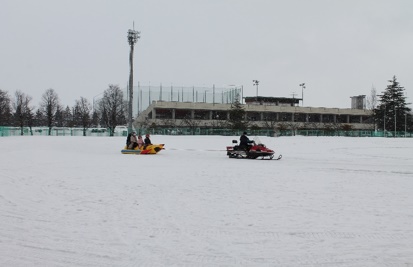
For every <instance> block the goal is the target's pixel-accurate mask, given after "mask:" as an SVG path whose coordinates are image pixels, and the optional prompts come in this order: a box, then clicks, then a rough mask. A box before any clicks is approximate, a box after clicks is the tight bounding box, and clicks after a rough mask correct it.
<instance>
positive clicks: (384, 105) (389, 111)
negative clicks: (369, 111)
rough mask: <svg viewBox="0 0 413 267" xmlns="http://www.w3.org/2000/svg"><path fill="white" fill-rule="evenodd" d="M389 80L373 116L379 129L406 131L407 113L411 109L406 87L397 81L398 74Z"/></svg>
mask: <svg viewBox="0 0 413 267" xmlns="http://www.w3.org/2000/svg"><path fill="white" fill-rule="evenodd" d="M389 82H390V84H389V85H387V88H386V89H385V90H384V92H383V94H382V95H379V97H380V99H379V102H380V103H379V104H378V106H377V107H376V108H375V109H374V113H373V116H374V118H375V121H376V123H377V129H381V130H383V128H384V130H387V131H393V130H396V131H404V129H405V115H406V114H407V113H408V112H409V111H410V110H411V109H410V108H408V107H407V105H408V104H407V103H406V97H405V95H404V90H405V89H404V87H402V86H400V84H399V82H397V79H396V76H393V79H392V80H389Z"/></svg>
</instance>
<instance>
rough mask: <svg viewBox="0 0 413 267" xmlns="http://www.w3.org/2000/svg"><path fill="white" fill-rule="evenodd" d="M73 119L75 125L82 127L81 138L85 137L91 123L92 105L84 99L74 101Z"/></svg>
mask: <svg viewBox="0 0 413 267" xmlns="http://www.w3.org/2000/svg"><path fill="white" fill-rule="evenodd" d="M74 117H75V121H76V125H80V126H82V128H83V136H86V130H87V129H88V128H89V127H90V125H91V123H92V120H91V118H92V105H91V104H90V103H89V101H88V100H87V99H86V98H84V97H80V99H79V100H76V104H75V114H74Z"/></svg>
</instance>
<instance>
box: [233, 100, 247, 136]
mask: <svg viewBox="0 0 413 267" xmlns="http://www.w3.org/2000/svg"><path fill="white" fill-rule="evenodd" d="M245 114H246V111H245V110H244V108H243V107H242V104H241V103H240V100H239V95H238V94H237V95H236V96H235V99H234V102H233V103H232V104H231V110H230V111H229V120H228V124H229V126H230V127H231V128H232V129H233V130H246V129H247V128H248V122H247V121H246V120H245Z"/></svg>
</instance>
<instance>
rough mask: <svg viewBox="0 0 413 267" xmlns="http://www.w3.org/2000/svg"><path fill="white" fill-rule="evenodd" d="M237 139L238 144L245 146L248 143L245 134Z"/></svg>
mask: <svg viewBox="0 0 413 267" xmlns="http://www.w3.org/2000/svg"><path fill="white" fill-rule="evenodd" d="M239 141H240V143H239V145H240V146H244V147H246V146H248V145H249V144H248V143H249V141H250V139H249V138H248V137H247V136H246V135H245V134H243V135H241V137H240V138H239Z"/></svg>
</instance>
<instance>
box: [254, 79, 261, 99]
mask: <svg viewBox="0 0 413 267" xmlns="http://www.w3.org/2000/svg"><path fill="white" fill-rule="evenodd" d="M252 82H253V85H255V86H257V101H258V84H259V83H260V82H259V81H257V80H252Z"/></svg>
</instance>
